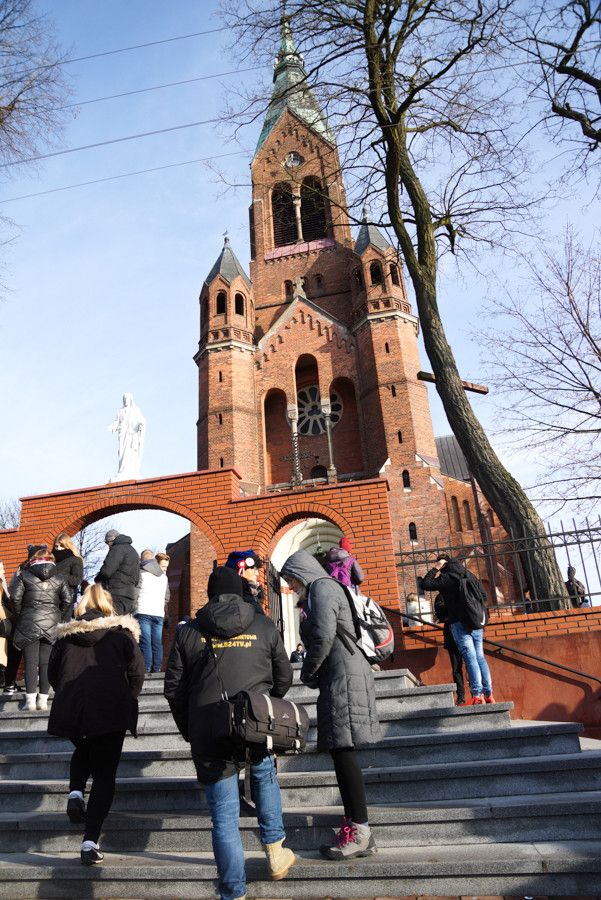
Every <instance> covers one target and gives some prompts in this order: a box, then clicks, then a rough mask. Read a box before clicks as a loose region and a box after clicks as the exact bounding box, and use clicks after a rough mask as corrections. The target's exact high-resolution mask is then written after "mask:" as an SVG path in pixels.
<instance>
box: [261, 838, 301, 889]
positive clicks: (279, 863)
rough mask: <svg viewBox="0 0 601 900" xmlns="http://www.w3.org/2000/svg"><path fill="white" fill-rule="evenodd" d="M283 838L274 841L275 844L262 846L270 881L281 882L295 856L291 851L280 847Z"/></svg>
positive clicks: (294, 860)
mask: <svg viewBox="0 0 601 900" xmlns="http://www.w3.org/2000/svg"><path fill="white" fill-rule="evenodd" d="M284 840H285V838H282V840H281V841H276V842H275V844H263V850H264V851H265V856H266V857H267V867H268V869H269V877H270V878H271V880H272V881H281V880H282V878H285V877H286V875H287V874H288V872H289V871H290V869H291V868H292V866H293V865H294V863H295V862H296V856H295V855H294V853H293V852H292V850H288V848H287V847H282V844H283V843H284Z"/></svg>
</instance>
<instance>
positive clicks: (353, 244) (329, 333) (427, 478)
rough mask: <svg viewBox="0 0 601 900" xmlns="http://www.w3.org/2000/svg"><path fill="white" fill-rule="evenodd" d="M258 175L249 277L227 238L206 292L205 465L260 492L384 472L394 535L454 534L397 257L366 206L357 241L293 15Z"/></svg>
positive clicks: (202, 367) (202, 350) (200, 356)
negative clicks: (227, 469)
mask: <svg viewBox="0 0 601 900" xmlns="http://www.w3.org/2000/svg"><path fill="white" fill-rule="evenodd" d="M251 177H252V203H251V206H250V211H249V212H250V215H249V219H250V279H249V278H248V277H247V275H246V273H245V272H244V270H243V268H242V266H241V265H240V263H239V261H238V259H237V258H236V256H235V255H234V253H233V251H232V249H231V247H230V245H229V241H228V240H227V239H226V242H225V245H224V247H223V250H222V252H221V255H220V256H219V258H218V260H217V262H216V263H215V265H214V266H213V268H212V270H211V272H210V273H209V275H208V276H207V278H206V280H205V283H204V284H203V287H202V291H201V294H200V304H201V338H200V344H199V350H198V353H197V355H196V357H195V359H196V361H197V364H198V367H199V419H198V465H199V468H219V467H221V466H235V467H237V468H238V469H239V470H240V471H241V474H242V477H243V479H244V481H246V482H251V483H254V484H256V486H257V490H263V489H266V488H267V489H274V487H275V488H279V489H286V488H289V487H290V486H291V485H292V486H295V487H299V488H300V487H301V486H303V485H307V486H308V485H311V484H314V483H319V482H321V481H330V482H333V481H341V480H342V481H344V480H353V479H362V478H369V477H378V476H384V477H386V478H387V479H388V482H389V485H390V507H391V514H392V519H393V530H394V534H395V539H396V540H398V541H399V542H401V543H403V544H404V545H407V543H408V542H409V541H411V542H412V543H416V542H420V541H421V540H423V539H426V536H427V539H433V538H434V537H439V538H443V537H445V538H446V537H447V536H448V530H449V525H448V514H447V511H446V503H445V497H444V482H443V479H442V478H441V476H440V469H439V464H438V460H437V454H436V446H435V441H434V434H433V429H432V422H431V417H430V410H429V404H428V397H427V389H426V386H425V384H424V383H423V382H421V381H419V380H418V378H417V373H418V372H419V370H420V368H421V366H420V361H419V354H418V344H417V338H418V331H419V323H418V319H417V317H416V316H414V315H413V314H412V311H411V306H410V302H409V299H408V296H407V290H406V286H405V281H404V277H403V272H402V267H401V262H400V259H399V257H398V254H397V252H396V251H395V249H394V248H393V247H392V246H391V244H390V243H389V242H388V241H387V239H386V238H385V237H384V235H383V234H382V233H381V232H380V231H379V230H378V229H377V228H376V227H375V226H374V225H373V224H371V223H370V221H369V212H368V210H367V209H366V210H364V215H363V221H362V223H361V225H360V228H359V232H358V234H357V237H356V240H353V236H352V233H351V228H350V222H349V213H348V209H347V203H346V195H345V190H344V183H343V177H342V171H341V166H340V160H339V156H338V150H337V147H336V141H335V138H334V135H333V133H332V131H331V130H330V128H329V126H328V123H327V121H326V119H325V116H324V114H323V112H322V110H321V109H320V107H319V105H318V103H317V101H316V99H315V97H314V96H313V94H312V92H311V91H310V90H309V88H308V86H307V76H306V72H305V69H304V66H303V61H302V58H301V56H300V54H299V53H298V52H297V50H296V47H295V45H294V41H293V38H292V35H291V32H290V27H289V24H288V22H287V21H286V20H284V22H283V25H282V36H281V44H280V50H279V53H278V57H277V60H276V64H275V69H274V87H273V93H272V97H271V101H270V104H269V108H268V111H267V114H266V118H265V122H264V124H263V128H262V131H261V134H260V137H259V140H258V144H257V148H256V151H255V155H254V158H253V160H252V163H251Z"/></svg>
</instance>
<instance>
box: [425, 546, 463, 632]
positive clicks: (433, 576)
mask: <svg viewBox="0 0 601 900" xmlns="http://www.w3.org/2000/svg"><path fill="white" fill-rule="evenodd" d="M458 575H459V576H461V575H465V566H463V565H462V564H461V563H460V562H459V560H457V559H450V560H449V561H448V562H447V564H446V565H445V566H444V567H443V568H442V569H437V568H436V567H434V568H432V569H430V571H429V572H427V573H426V575H425V576H424V577H423V578H422V583H421V586H422V588H423V589H424V591H437V592H438V593H439V594H442V597H443V599H444V605H445V610H446V621H447V622H448V624H449V625H452V624H453V623H454V622H459V621H460V620H461V618H462V617H463V614H464V606H463V602H462V599H461V591H460V589H459V580H458V578H457V577H456V576H458Z"/></svg>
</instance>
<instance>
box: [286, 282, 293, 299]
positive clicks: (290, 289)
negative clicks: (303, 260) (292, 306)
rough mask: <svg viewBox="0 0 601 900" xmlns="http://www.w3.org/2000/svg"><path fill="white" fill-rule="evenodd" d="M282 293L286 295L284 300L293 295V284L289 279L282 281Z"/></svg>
mask: <svg viewBox="0 0 601 900" xmlns="http://www.w3.org/2000/svg"><path fill="white" fill-rule="evenodd" d="M284 294H285V296H286V300H292V298H293V297H294V285H293V284H292V282H291V281H285V282H284Z"/></svg>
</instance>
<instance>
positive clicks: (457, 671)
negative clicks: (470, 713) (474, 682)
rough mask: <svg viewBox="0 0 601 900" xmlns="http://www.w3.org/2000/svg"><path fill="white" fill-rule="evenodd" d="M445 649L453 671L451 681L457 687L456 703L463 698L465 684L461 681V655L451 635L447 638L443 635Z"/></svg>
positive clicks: (461, 701) (460, 701)
mask: <svg viewBox="0 0 601 900" xmlns="http://www.w3.org/2000/svg"><path fill="white" fill-rule="evenodd" d="M445 641H446V649H447V653H448V654H449V659H450V661H451V671H452V672H453V681H454V682H455V685H456V687H457V703H463V702H464V700H465V684H464V682H463V657H462V655H461V650H460V649H459V647H458V646H457V644H456V643H455V640H454V638H453V635H452V634H451V635H449V637H448V638H447V637H446V635H445Z"/></svg>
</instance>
